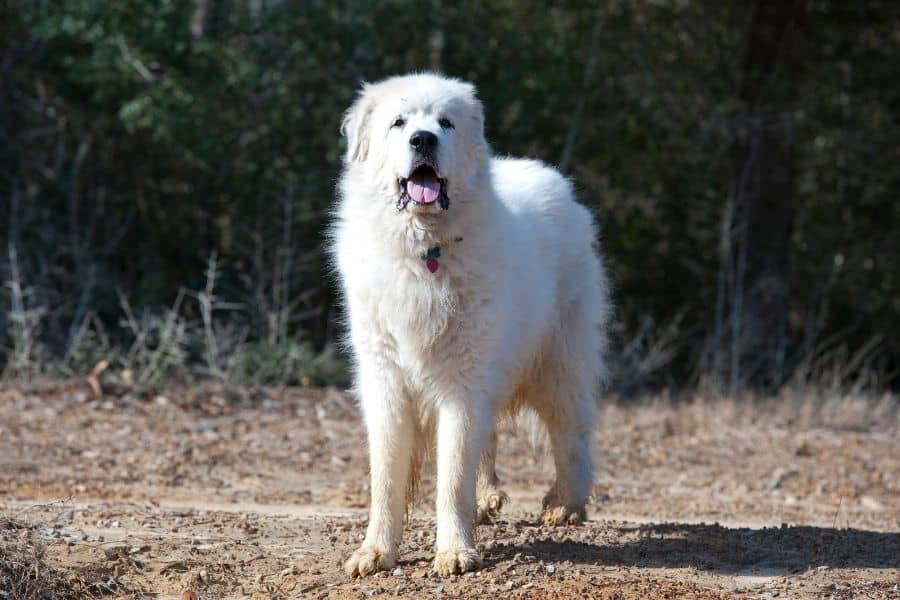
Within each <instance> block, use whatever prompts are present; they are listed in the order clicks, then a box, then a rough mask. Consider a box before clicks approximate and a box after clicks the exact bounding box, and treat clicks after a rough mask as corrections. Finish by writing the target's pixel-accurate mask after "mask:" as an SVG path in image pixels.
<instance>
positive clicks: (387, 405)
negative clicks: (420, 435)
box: [344, 365, 415, 577]
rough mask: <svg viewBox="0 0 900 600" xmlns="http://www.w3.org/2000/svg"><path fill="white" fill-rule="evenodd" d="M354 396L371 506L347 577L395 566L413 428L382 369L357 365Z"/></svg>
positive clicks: (399, 392)
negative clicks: (362, 427) (365, 447)
mask: <svg viewBox="0 0 900 600" xmlns="http://www.w3.org/2000/svg"><path fill="white" fill-rule="evenodd" d="M359 388H360V389H359V391H360V394H361V395H362V407H363V414H364V418H365V422H366V430H367V432H368V437H369V465H370V470H371V482H372V486H371V487H372V489H371V496H372V499H371V500H372V504H371V509H370V511H369V527H368V530H367V532H366V538H365V540H364V541H363V544H362V546H360V548H359V549H358V550H357V551H356V552H354V553H353V555H352V556H351V557H350V558H349V559H348V560H347V562H346V563H345V564H344V570H345V571H346V572H347V575H349V576H350V577H357V576H365V575H370V574H372V573H375V572H376V571H379V570H382V569H390V568H391V567H393V566H394V565H395V564H396V563H397V554H398V549H399V546H400V536H401V533H402V531H403V521H404V517H405V514H406V491H407V486H408V481H409V476H410V473H409V471H410V463H411V459H412V451H413V443H414V436H415V424H414V422H413V414H412V410H411V407H410V405H409V401H408V399H407V398H406V396H405V394H404V393H403V388H402V384H401V382H400V380H399V376H397V377H394V378H392V377H391V371H390V370H389V369H384V367H383V366H378V367H376V366H375V365H373V366H372V368H367V366H366V365H361V369H360V380H359Z"/></svg>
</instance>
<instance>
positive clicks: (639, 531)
mask: <svg viewBox="0 0 900 600" xmlns="http://www.w3.org/2000/svg"><path fill="white" fill-rule="evenodd" d="M617 531H618V533H619V534H620V536H621V537H622V538H626V539H627V540H628V541H625V542H621V543H616V542H610V543H599V544H590V543H584V542H575V541H554V540H551V539H549V538H545V539H542V540H537V541H535V542H534V543H531V544H525V545H511V546H505V547H501V548H496V549H493V550H491V551H488V552H487V553H486V558H487V559H488V560H489V561H491V562H494V561H502V560H505V559H509V558H511V557H513V556H514V555H515V554H517V553H519V552H523V553H526V554H530V555H533V556H534V557H535V559H537V560H543V561H565V560H568V561H572V562H573V563H580V564H593V565H608V566H634V567H643V568H654V567H660V568H673V567H675V568H677V567H693V568H696V569H702V570H707V571H716V572H719V573H728V574H733V575H742V574H743V575H786V574H790V573H796V572H800V571H804V570H806V569H809V568H818V567H822V566H827V567H830V568H874V569H882V568H884V569H887V568H898V567H900V533H885V532H877V531H864V530H858V529H832V528H820V527H787V526H782V527H772V528H762V529H750V528H744V527H742V528H737V529H730V528H727V527H722V526H720V525H705V524H677V523H675V524H669V523H666V524H656V525H640V526H633V527H620V528H617ZM635 538H636V539H635Z"/></svg>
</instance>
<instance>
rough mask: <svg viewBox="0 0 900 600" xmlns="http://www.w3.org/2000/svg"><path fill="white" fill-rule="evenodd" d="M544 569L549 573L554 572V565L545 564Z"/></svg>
mask: <svg viewBox="0 0 900 600" xmlns="http://www.w3.org/2000/svg"><path fill="white" fill-rule="evenodd" d="M544 569H546V570H547V573H549V574H550V575H553V574H554V573H556V567H555V566H554V565H547V566H546V567H544Z"/></svg>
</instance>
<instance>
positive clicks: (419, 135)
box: [409, 130, 437, 152]
mask: <svg viewBox="0 0 900 600" xmlns="http://www.w3.org/2000/svg"><path fill="white" fill-rule="evenodd" d="M409 145H410V146H412V147H413V148H415V149H416V150H418V151H419V152H428V151H429V150H434V148H435V147H436V146H437V136H436V135H434V134H433V133H431V132H430V131H421V130H420V131H417V132H415V133H413V134H412V136H410V138H409Z"/></svg>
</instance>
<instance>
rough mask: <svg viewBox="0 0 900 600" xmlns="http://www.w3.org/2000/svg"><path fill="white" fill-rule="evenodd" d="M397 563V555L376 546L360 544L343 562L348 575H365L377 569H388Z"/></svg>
mask: <svg viewBox="0 0 900 600" xmlns="http://www.w3.org/2000/svg"><path fill="white" fill-rule="evenodd" d="M396 563H397V557H396V556H394V555H392V554H391V553H389V552H386V551H384V550H382V549H381V548H378V547H376V546H362V547H361V548H359V549H358V550H357V551H356V552H354V553H353V554H352V555H351V556H350V558H348V559H347V562H345V563H344V571H345V572H346V573H347V576H348V577H365V576H366V575H372V574H373V573H375V572H377V571H383V570H386V569H390V568H391V567H393V566H394V565H395V564H396Z"/></svg>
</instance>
